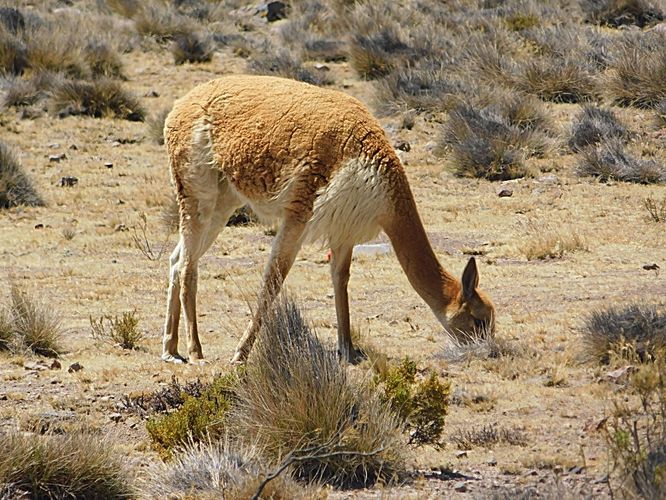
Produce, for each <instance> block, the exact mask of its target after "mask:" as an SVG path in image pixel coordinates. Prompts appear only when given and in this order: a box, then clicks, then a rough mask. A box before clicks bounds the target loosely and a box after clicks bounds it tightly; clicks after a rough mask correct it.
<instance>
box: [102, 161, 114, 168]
mask: <svg viewBox="0 0 666 500" xmlns="http://www.w3.org/2000/svg"><path fill="white" fill-rule="evenodd" d="M104 166H105V167H106V168H113V162H110V161H107V162H106V163H104Z"/></svg>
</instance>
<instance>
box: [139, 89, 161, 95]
mask: <svg viewBox="0 0 666 500" xmlns="http://www.w3.org/2000/svg"><path fill="white" fill-rule="evenodd" d="M143 96H144V97H159V96H160V94H159V92H157V91H155V90H149V91H148V92H146V93H145V94H143Z"/></svg>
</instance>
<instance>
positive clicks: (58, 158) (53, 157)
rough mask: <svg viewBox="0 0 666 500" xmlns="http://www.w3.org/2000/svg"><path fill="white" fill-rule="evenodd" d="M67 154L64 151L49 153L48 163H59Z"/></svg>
mask: <svg viewBox="0 0 666 500" xmlns="http://www.w3.org/2000/svg"><path fill="white" fill-rule="evenodd" d="M66 159H67V155H66V154H65V153H58V154H57V155H50V156H49V162H50V163H60V161H61V160H66Z"/></svg>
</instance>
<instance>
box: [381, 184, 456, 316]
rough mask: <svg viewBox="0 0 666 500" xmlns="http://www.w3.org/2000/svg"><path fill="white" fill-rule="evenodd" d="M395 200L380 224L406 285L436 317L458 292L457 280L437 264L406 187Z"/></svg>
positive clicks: (442, 313) (442, 314) (442, 312)
mask: <svg viewBox="0 0 666 500" xmlns="http://www.w3.org/2000/svg"><path fill="white" fill-rule="evenodd" d="M406 189H407V190H408V191H407V193H406V194H408V195H409V196H404V197H403V198H402V199H400V200H398V201H397V206H395V207H394V208H395V209H396V210H395V212H394V214H393V215H392V216H391V217H390V218H388V220H386V221H384V223H383V224H382V226H383V229H384V231H385V232H386V235H387V236H388V237H389V239H390V240H391V244H392V245H393V249H394V250H395V253H396V256H397V257H398V261H399V262H400V265H401V266H402V269H403V270H404V271H405V274H406V275H407V279H409V282H410V284H411V285H412V287H413V288H414V290H416V292H417V293H418V294H419V295H420V296H421V298H423V300H424V301H425V302H426V304H428V306H430V308H431V309H432V310H433V312H434V313H435V315H436V316H437V317H438V319H439V320H440V321H441V322H442V323H445V322H446V318H445V316H444V312H445V310H446V308H447V306H448V305H449V304H451V303H452V302H453V301H454V300H455V299H456V298H457V296H458V294H459V293H460V288H461V285H460V283H459V281H458V280H457V279H456V278H454V277H453V276H451V275H450V274H449V273H448V272H446V270H445V269H444V268H443V267H442V266H441V265H440V263H439V261H438V260H437V257H436V256H435V253H434V252H433V250H432V247H431V246H430V241H428V236H427V235H426V232H425V229H424V228H423V224H422V222H421V218H420V216H419V214H418V212H417V210H416V204H415V203H414V199H413V198H412V196H411V192H410V191H409V187H408V186H406Z"/></svg>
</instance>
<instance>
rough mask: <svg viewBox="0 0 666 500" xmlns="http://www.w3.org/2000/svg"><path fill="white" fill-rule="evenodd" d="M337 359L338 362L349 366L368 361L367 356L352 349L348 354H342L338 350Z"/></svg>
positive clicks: (358, 350) (360, 351) (359, 350)
mask: <svg viewBox="0 0 666 500" xmlns="http://www.w3.org/2000/svg"><path fill="white" fill-rule="evenodd" d="M338 357H339V358H340V361H344V362H346V363H349V364H350V365H358V364H360V363H362V362H363V361H365V360H366V359H368V356H367V355H366V354H365V353H364V352H363V351H362V350H361V349H354V348H352V350H351V351H350V352H346V353H344V354H343V353H342V352H340V350H338Z"/></svg>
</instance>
